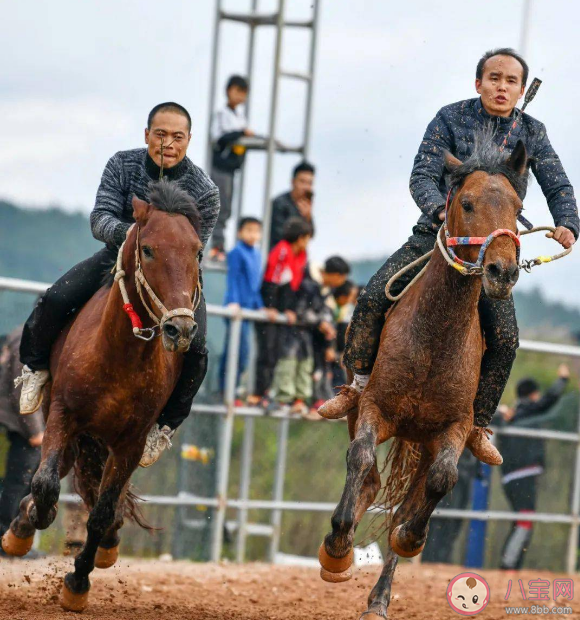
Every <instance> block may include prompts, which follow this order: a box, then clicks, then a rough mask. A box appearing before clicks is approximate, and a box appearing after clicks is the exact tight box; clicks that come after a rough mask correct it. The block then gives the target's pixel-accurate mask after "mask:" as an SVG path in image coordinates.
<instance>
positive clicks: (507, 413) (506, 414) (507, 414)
mask: <svg viewBox="0 0 580 620" xmlns="http://www.w3.org/2000/svg"><path fill="white" fill-rule="evenodd" d="M497 410H498V411H499V412H500V414H501V417H502V418H503V419H504V420H505V421H506V422H509V421H510V420H511V419H512V418H513V417H514V415H515V413H516V410H515V409H514V408H513V407H508V406H507V405H500V406H499V407H498V408H497Z"/></svg>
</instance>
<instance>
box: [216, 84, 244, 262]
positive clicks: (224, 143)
mask: <svg viewBox="0 0 580 620" xmlns="http://www.w3.org/2000/svg"><path fill="white" fill-rule="evenodd" d="M248 91H249V84H248V81H247V80H246V79H245V78H243V77H242V76H240V75H232V76H231V77H230V79H229V80H228V82H227V84H226V97H227V103H226V105H225V107H223V108H221V109H220V110H218V111H217V112H216V113H215V114H214V117H213V121H212V132H211V135H212V142H213V158H212V170H211V175H210V176H211V178H212V180H213V182H214V183H215V184H216V185H217V186H218V188H219V190H220V203H221V208H220V214H219V217H218V220H217V223H216V225H215V228H214V231H213V237H212V248H211V250H210V253H209V257H210V259H212V260H217V261H224V260H225V258H226V254H225V247H224V231H225V227H226V224H227V222H228V219H229V217H230V215H231V214H232V194H233V189H234V174H235V172H236V170H239V169H240V168H241V167H242V165H243V163H244V156H245V153H246V149H245V147H244V146H243V145H241V144H239V139H240V138H241V137H242V136H253V135H254V132H253V131H251V130H250V129H248V127H247V120H246V116H245V114H244V112H243V109H242V107H243V104H244V103H245V102H246V100H247V98H248Z"/></svg>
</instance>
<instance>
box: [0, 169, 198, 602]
mask: <svg viewBox="0 0 580 620" xmlns="http://www.w3.org/2000/svg"><path fill="white" fill-rule="evenodd" d="M150 199H151V203H152V204H148V203H147V202H145V201H143V200H139V199H137V198H133V213H134V217H135V222H136V225H135V226H133V228H132V229H131V230H130V231H129V233H128V235H127V240H126V242H125V244H124V247H122V248H121V250H120V256H121V261H122V262H119V261H118V264H117V275H116V277H115V283H114V284H112V278H109V282H108V283H107V284H105V285H104V286H103V287H102V288H101V289H100V290H99V291H98V292H97V293H96V294H95V295H94V297H93V298H92V299H91V300H90V301H89V302H88V303H87V304H86V305H85V306H84V307H83V308H82V309H81V310H80V311H79V312H78V313H77V314H76V316H75V318H74V319H73V320H72V322H71V324H70V325H69V326H67V328H66V329H65V330H64V331H63V333H62V334H61V335H60V336H59V339H58V340H57V342H56V344H55V346H54V348H53V351H52V354H51V363H50V366H51V367H50V370H51V376H52V383H51V384H49V385H47V387H46V391H45V401H44V402H45V405H44V407H45V416H46V418H47V426H46V433H45V436H44V441H43V444H42V460H41V464H40V467H39V469H38V472H37V473H36V475H35V476H34V479H33V482H32V493H31V495H29V496H27V497H25V498H24V499H23V500H22V503H21V505H20V513H19V515H18V516H17V517H16V519H15V520H14V521H13V522H12V524H11V526H10V530H9V531H8V532H7V533H6V535H5V536H4V538H3V540H2V546H3V548H4V550H5V551H6V552H7V553H9V554H10V555H24V554H25V553H27V552H28V550H29V549H30V546H31V545H32V539H33V536H34V531H35V530H37V529H38V530H43V529H45V528H47V527H48V526H49V525H50V524H51V523H52V522H53V520H54V518H55V516H56V511H57V502H58V497H59V493H60V480H61V479H62V478H63V477H64V476H65V475H66V474H67V473H68V472H69V471H70V470H71V469H72V468H73V467H74V470H75V475H76V482H77V485H76V486H77V487H78V491H79V493H80V494H81V496H82V498H83V500H84V501H85V503H86V504H87V506H88V507H89V509H90V510H91V513H90V517H89V520H88V523H87V534H88V535H87V540H86V543H85V545H84V547H83V549H82V551H81V552H80V554H79V555H78V556H77V557H76V559H75V570H74V572H73V573H68V574H67V575H66V577H65V581H64V586H63V590H62V596H61V604H62V606H63V607H64V608H65V609H67V610H71V611H81V610H82V609H84V608H85V607H86V605H87V603H88V594H89V588H90V582H89V574H90V573H91V572H92V570H93V569H94V567H95V565H96V566H97V567H99V568H108V567H109V566H112V565H113V564H114V563H115V561H116V559H117V555H118V545H119V537H118V531H119V529H120V528H121V527H122V525H123V518H124V516H130V517H133V518H134V519H135V520H136V521H137V522H138V523H139V524H140V525H142V526H145V525H144V523H143V522H142V521H141V520H140V518H139V513H138V510H137V508H136V502H135V499H136V498H135V496H133V495H132V494H131V492H130V491H129V479H130V477H131V474H132V473H133V472H134V471H135V469H136V468H137V466H138V464H139V460H140V458H141V455H142V453H143V448H144V446H145V440H146V438H147V433H148V432H149V430H150V429H151V427H152V425H153V424H154V423H155V421H156V420H157V417H158V416H159V413H160V412H161V410H162V408H163V406H164V405H165V403H166V402H167V400H168V399H169V396H170V395H171V392H172V390H173V388H174V386H175V384H176V382H177V380H178V378H179V374H180V372H181V367H182V363H183V355H182V354H183V353H184V352H185V351H187V349H188V348H189V344H190V342H191V339H192V338H193V335H194V333H195V331H196V329H197V325H196V323H195V320H194V318H193V311H192V310H193V299H194V297H196V296H197V295H198V294H199V291H198V290H197V289H198V281H199V280H198V276H199V266H198V261H197V258H196V257H197V255H198V252H199V250H200V249H201V241H200V239H199V236H198V234H199V230H200V216H199V213H198V211H197V208H196V206H195V204H194V202H193V200H192V199H191V198H190V197H189V196H188V195H187V194H186V193H185V192H183V191H182V190H180V189H179V188H178V187H177V186H173V184H171V183H167V182H164V181H163V182H160V183H158V184H154V185H152V187H151V193H150ZM119 267H121V269H119ZM124 272H126V274H127V275H125V273H124ZM136 278H137V279H139V278H141V282H140V284H137V285H136ZM117 281H119V285H117ZM120 281H123V282H124V284H125V287H126V293H127V295H128V298H129V300H130V301H131V302H132V304H133V306H134V310H135V311H136V313H137V315H139V317H143V318H144V319H145V318H147V316H148V313H149V312H150V311H151V308H150V306H153V307H155V308H156V312H155V316H157V317H158V320H156V321H153V319H152V318H149V319H148V320H147V322H146V323H145V324H146V325H149V326H150V328H155V326H156V324H158V325H159V326H160V332H161V333H160V336H161V337H160V338H154V339H149V340H147V339H145V338H142V339H138V338H135V335H134V332H136V333H137V335H142V334H143V333H147V332H146V331H145V330H146V329H147V328H145V330H142V331H139V329H138V328H137V327H136V326H135V323H133V324H134V330H133V331H132V329H131V322H130V321H129V319H128V318H127V314H126V312H128V311H129V312H130V310H131V309H130V308H127V307H126V306H125V308H124V305H125V303H124V300H123V295H122V292H121V286H122V285H121V282H120ZM140 285H141V286H143V288H144V289H145V291H147V292H145V291H144V290H141V292H139V291H138V287H139V286H140ZM194 291H196V294H195V295H194ZM146 298H148V301H146ZM159 301H161V302H162V303H161V307H163V305H164V306H165V307H166V308H170V309H172V308H174V309H177V310H174V311H168V312H166V313H165V314H164V315H163V317H159V314H161V312H160V311H159V307H160V306H159V304H158V303H157V302H159ZM151 312H152V311H151ZM130 316H131V315H130ZM135 320H136V321H137V322H138V320H139V319H138V318H136V316H135V314H133V315H132V321H135ZM144 322H145V321H144ZM150 333H151V334H152V333H154V332H150Z"/></svg>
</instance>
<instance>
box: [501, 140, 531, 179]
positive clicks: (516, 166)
mask: <svg viewBox="0 0 580 620" xmlns="http://www.w3.org/2000/svg"><path fill="white" fill-rule="evenodd" d="M527 163H528V153H527V151H526V147H525V146H524V143H523V142H522V141H521V140H518V143H517V144H516V148H515V149H514V150H513V152H512V154H511V155H510V156H509V158H508V160H507V161H506V164H507V165H508V166H509V167H510V168H511V169H512V170H515V171H516V172H517V173H518V174H519V175H522V174H524V172H525V171H526V164H527Z"/></svg>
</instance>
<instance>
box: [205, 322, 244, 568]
mask: <svg viewBox="0 0 580 620" xmlns="http://www.w3.org/2000/svg"><path fill="white" fill-rule="evenodd" d="M241 334H242V319H241V317H240V316H239V315H237V316H234V317H233V318H232V320H231V322H230V340H229V343H228V357H227V364H226V386H225V388H226V389H225V405H226V407H227V415H226V417H225V418H224V419H223V420H222V424H221V432H220V441H219V449H218V472H217V510H216V512H215V523H214V529H213V536H212V543H211V560H212V562H219V560H220V558H221V553H222V542H223V529H224V524H225V520H226V507H227V506H226V501H227V496H228V482H229V471H230V459H231V453H232V436H233V430H234V414H235V410H234V400H235V397H236V383H237V375H238V359H239V350H240V337H241Z"/></svg>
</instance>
